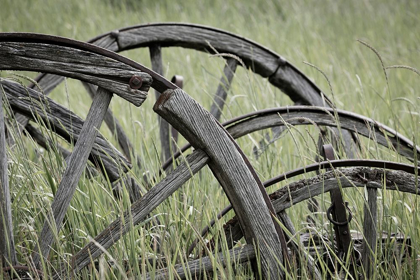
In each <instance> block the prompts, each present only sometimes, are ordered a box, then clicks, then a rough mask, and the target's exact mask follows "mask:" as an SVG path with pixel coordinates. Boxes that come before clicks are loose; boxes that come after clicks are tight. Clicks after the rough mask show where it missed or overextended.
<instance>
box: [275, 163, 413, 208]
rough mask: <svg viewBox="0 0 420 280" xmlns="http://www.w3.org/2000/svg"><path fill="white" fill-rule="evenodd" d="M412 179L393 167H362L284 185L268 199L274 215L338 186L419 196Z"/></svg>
mask: <svg viewBox="0 0 420 280" xmlns="http://www.w3.org/2000/svg"><path fill="white" fill-rule="evenodd" d="M414 170H415V169H413V171H414ZM418 171H419V170H417V172H418ZM414 173H415V172H414ZM385 175H386V176H385ZM416 176H417V175H416V174H413V173H411V172H406V171H402V170H396V169H394V168H392V169H390V170H384V169H377V168H375V169H371V168H365V167H353V168H348V169H338V170H333V171H330V172H326V173H325V174H321V175H318V176H315V177H312V178H309V179H303V180H299V181H297V182H294V183H292V184H289V185H287V186H284V187H282V188H281V189H279V190H277V191H276V192H274V193H272V194H270V197H271V198H272V199H273V206H274V208H275V209H276V212H281V211H284V210H286V209H288V208H290V207H291V206H293V205H294V204H296V203H299V202H302V201H304V200H306V199H309V198H311V197H314V196H317V195H320V194H322V193H324V192H327V191H330V190H332V189H339V188H340V187H341V188H352V187H365V186H366V187H368V188H375V189H382V188H386V189H387V190H394V191H401V192H406V193H411V194H415V195H419V190H418V183H417V179H416Z"/></svg>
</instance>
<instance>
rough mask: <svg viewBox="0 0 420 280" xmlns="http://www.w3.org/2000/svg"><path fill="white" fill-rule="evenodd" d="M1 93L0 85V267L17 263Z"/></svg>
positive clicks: (2, 93)
mask: <svg viewBox="0 0 420 280" xmlns="http://www.w3.org/2000/svg"><path fill="white" fill-rule="evenodd" d="M3 95H4V92H3V88H2V87H1V85H0V268H3V267H6V266H10V265H15V264H16V263H17V257H16V251H15V242H14V238H13V223H12V206H11V204H12V202H11V198H10V189H9V177H8V176H9V175H8V172H7V170H8V169H7V153H6V131H5V125H6V123H5V121H4V110H3Z"/></svg>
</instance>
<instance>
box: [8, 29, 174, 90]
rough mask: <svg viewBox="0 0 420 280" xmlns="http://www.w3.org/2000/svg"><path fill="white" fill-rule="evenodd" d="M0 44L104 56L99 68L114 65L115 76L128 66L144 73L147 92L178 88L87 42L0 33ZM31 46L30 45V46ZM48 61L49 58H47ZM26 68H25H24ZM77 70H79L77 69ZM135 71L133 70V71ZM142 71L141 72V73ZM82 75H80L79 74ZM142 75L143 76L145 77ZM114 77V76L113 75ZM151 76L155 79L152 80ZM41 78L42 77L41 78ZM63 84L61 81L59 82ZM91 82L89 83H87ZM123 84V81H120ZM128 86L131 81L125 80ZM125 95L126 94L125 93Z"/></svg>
mask: <svg viewBox="0 0 420 280" xmlns="http://www.w3.org/2000/svg"><path fill="white" fill-rule="evenodd" d="M0 42H1V43H2V44H3V43H7V42H9V43H14V42H15V43H19V42H21V43H23V44H27V43H31V44H42V45H44V46H49V47H50V48H55V49H56V52H55V53H57V54H60V46H61V47H65V48H66V49H67V48H69V49H72V50H74V51H75V52H79V53H81V54H82V56H84V55H85V52H89V53H91V54H92V55H93V57H95V58H96V55H99V56H103V57H107V58H108V59H102V62H99V64H98V66H105V67H106V66H107V65H108V63H110V64H114V65H115V66H116V73H115V74H114V75H118V72H119V71H118V67H122V68H121V69H126V70H130V69H129V68H127V65H128V66H130V67H132V68H134V71H135V72H137V73H138V72H143V75H144V74H147V75H144V77H145V78H146V79H147V80H146V81H145V85H144V86H142V87H141V88H140V89H141V90H144V91H147V90H148V88H147V87H148V86H152V87H153V88H155V89H161V90H166V89H169V88H172V89H175V88H177V86H175V85H174V84H172V83H171V82H169V81H168V80H166V79H165V78H163V77H162V76H160V75H159V74H157V73H155V72H153V71H152V70H150V69H149V68H147V67H145V66H143V65H141V64H140V63H137V62H135V61H133V60H131V59H129V58H126V57H124V56H121V55H119V54H117V53H115V52H113V51H111V50H107V49H105V48H102V47H99V46H96V45H94V44H90V43H85V42H80V41H76V40H72V39H68V38H64V37H59V36H52V35H45V34H36V33H0ZM29 46H30V45H29ZM5 49H6V50H7V44H6V46H5ZM19 49H20V50H21V47H19V48H18V49H15V50H13V49H12V50H10V49H9V51H11V52H12V53H11V54H12V55H14V54H16V51H18V52H19ZM50 58H51V59H54V58H53V57H51V55H50ZM47 60H48V56H47ZM88 61H89V55H87V61H84V63H88ZM22 67H25V66H22ZM76 69H77V68H76ZM11 70H18V69H15V68H11ZM27 70H28V71H31V69H27ZM132 70H133V69H132ZM139 70H140V71H139ZM53 71H57V70H53ZM40 72H43V73H45V72H47V73H48V71H45V70H42V69H41V70H40ZM50 74H57V75H60V76H61V75H62V74H60V73H56V72H52V73H50ZM79 74H80V73H79ZM46 75H47V74H42V78H45V77H44V76H46ZM74 75H78V74H77V73H74ZM143 75H142V76H143ZM63 76H67V75H63ZM111 76H112V75H111ZM149 76H151V77H152V78H153V80H152V79H150V78H149ZM39 78H41V77H39ZM48 79H49V80H50V81H55V79H57V77H49V78H48ZM81 80H82V81H86V80H85V79H81ZM117 81H118V80H117ZM59 82H61V80H60V81H59ZM86 82H89V81H86ZM120 82H121V81H120ZM125 82H126V84H128V82H129V80H125ZM93 84H95V85H98V86H99V84H97V82H96V83H95V82H94V83H93ZM138 92H140V90H138ZM123 94H124V93H123Z"/></svg>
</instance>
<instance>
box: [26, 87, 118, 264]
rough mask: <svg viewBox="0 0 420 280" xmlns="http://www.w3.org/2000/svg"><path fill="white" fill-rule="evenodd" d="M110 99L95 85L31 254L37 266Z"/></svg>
mask: <svg viewBox="0 0 420 280" xmlns="http://www.w3.org/2000/svg"><path fill="white" fill-rule="evenodd" d="M111 99H112V93H111V92H109V91H108V90H105V89H102V88H98V92H97V94H96V95H95V97H94V99H93V102H92V105H91V107H90V110H89V113H88V115H87V117H86V121H85V123H84V125H83V127H82V130H81V131H80V137H79V139H78V141H77V142H76V146H75V147H74V151H73V153H72V155H71V156H70V160H69V163H68V166H67V168H66V171H65V172H64V175H63V177H62V180H61V182H60V185H59V187H58V189H57V193H56V195H55V197H54V200H53V202H52V205H51V214H47V215H48V216H47V220H46V221H45V223H44V226H43V229H42V232H41V234H40V247H39V251H36V252H35V253H34V255H33V258H34V263H35V265H36V266H37V267H39V265H40V261H41V259H40V258H41V257H42V258H48V255H49V251H50V248H51V244H52V242H53V239H54V232H56V233H58V232H60V229H61V226H62V223H63V219H64V215H65V214H66V212H67V208H68V206H69V205H70V201H71V199H72V197H73V194H74V192H75V191H76V187H77V183H78V181H79V179H80V176H81V175H82V172H83V170H84V168H85V165H86V162H87V159H88V156H89V154H90V151H91V150H92V147H93V144H94V143H95V139H96V134H97V133H98V131H99V128H100V126H101V123H102V121H103V119H104V117H105V114H106V111H107V109H108V107H109V103H110V102H111Z"/></svg>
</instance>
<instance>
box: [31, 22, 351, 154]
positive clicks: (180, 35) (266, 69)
mask: <svg viewBox="0 0 420 280" xmlns="http://www.w3.org/2000/svg"><path fill="white" fill-rule="evenodd" d="M89 43H92V44H95V45H98V46H101V47H103V48H106V49H108V50H111V51H115V52H121V51H125V50H129V49H134V48H139V47H152V48H155V47H156V46H158V48H159V49H160V48H161V47H177V46H178V47H183V48H189V49H195V50H198V51H203V52H210V53H214V52H217V53H230V54H234V55H235V56H237V57H238V58H240V59H241V61H243V63H244V65H245V66H246V67H249V68H251V69H252V70H253V71H254V72H255V73H257V74H259V75H261V76H262V77H265V78H269V81H270V82H271V83H272V84H273V85H274V86H275V87H278V88H280V89H281V90H282V91H283V92H284V93H286V94H287V95H288V96H289V97H290V98H291V99H292V100H293V101H295V102H296V103H299V104H307V105H315V106H326V107H330V106H332V102H331V101H329V99H328V97H327V96H325V95H324V94H323V93H322V92H321V90H320V89H319V88H318V87H317V86H316V85H315V84H314V83H313V82H312V81H311V80H310V79H309V78H308V77H306V76H305V75H304V74H303V73H302V72H301V71H299V70H298V69H297V68H296V67H295V66H293V65H292V64H290V63H289V62H288V61H286V60H285V59H284V58H283V57H281V56H280V55H278V54H276V53H275V52H273V51H271V50H269V49H267V48H265V47H263V46H261V45H259V44H257V43H255V42H253V41H251V40H249V39H246V38H243V37H241V36H238V35H236V34H233V33H230V32H227V31H224V30H220V29H216V28H212V27H208V26H202V25H194V24H184V23H154V24H147V25H137V26H131V27H127V28H122V29H120V30H114V31H112V32H109V33H106V34H103V35H100V36H97V37H95V38H93V39H91V40H89ZM240 65H241V64H240ZM142 71H145V72H147V71H146V70H144V69H142ZM147 73H149V74H151V75H152V77H153V84H152V87H153V88H155V89H156V90H157V91H159V92H163V91H165V90H166V89H168V88H174V87H175V86H174V85H173V84H171V83H170V84H167V83H166V81H165V80H164V79H163V80H162V77H161V76H160V75H157V74H156V75H153V74H152V73H150V72H147ZM46 76H48V77H46ZM37 80H38V83H39V84H40V86H41V87H42V88H45V92H47V93H48V92H49V91H50V90H52V89H53V88H54V87H55V86H56V85H58V84H59V83H60V82H61V81H62V78H60V77H55V79H54V78H51V77H49V75H42V76H40V77H39V78H37ZM44 81H45V82H44ZM325 101H327V102H325ZM213 105H214V104H213ZM212 109H213V111H214V112H216V110H215V108H212ZM341 134H342V136H343V141H344V142H345V145H344V146H345V147H346V152H347V153H348V155H349V157H352V156H353V150H352V149H351V148H349V147H351V146H352V144H351V143H352V141H353V138H352V136H351V135H350V134H349V133H348V132H347V131H342V133H341ZM166 138H167V137H166V136H165V137H164V140H165V141H166ZM165 147H168V146H165ZM166 158H168V157H167V156H166Z"/></svg>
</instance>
